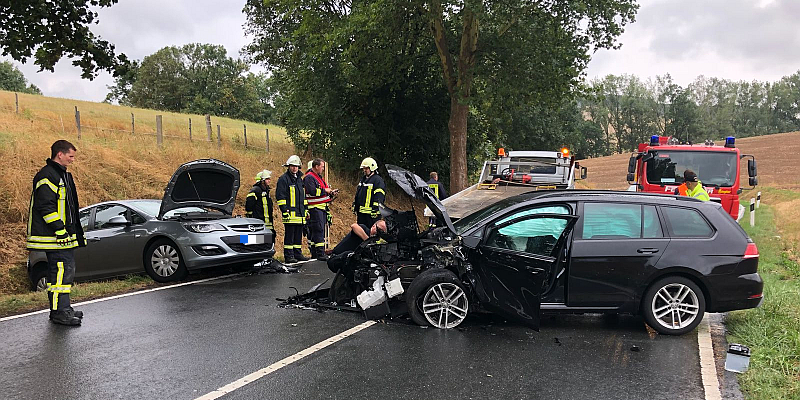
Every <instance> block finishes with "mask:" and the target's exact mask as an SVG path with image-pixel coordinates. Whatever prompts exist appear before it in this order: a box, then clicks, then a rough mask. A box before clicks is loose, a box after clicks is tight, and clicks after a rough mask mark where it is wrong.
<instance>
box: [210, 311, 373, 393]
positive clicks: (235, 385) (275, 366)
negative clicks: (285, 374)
mask: <svg viewBox="0 0 800 400" xmlns="http://www.w3.org/2000/svg"><path fill="white" fill-rule="evenodd" d="M375 324H376V322H375V321H365V322H363V323H361V324H358V325H356V326H354V327H352V328H350V329H348V330H346V331H344V332H342V333H340V334H338V335H335V336H332V337H329V338H327V339H325V340H323V341H321V342H319V343H317V344H315V345H313V346H311V347H308V348H306V349H304V350H300V351H299V352H297V353H295V354H292V355H291V356H289V357H286V358H284V359H282V360H280V361H278V362H275V363H272V364H270V365H268V366H266V367H264V368H261V369H260V370H258V371H255V372H253V373H250V374H248V375H245V376H243V377H241V378H239V379H237V380H235V381H233V382H231V383H229V384H227V385H225V386H222V387H220V388H219V389H217V390H214V391H211V392H208V393H206V394H204V395H202V396H200V397H197V398H196V399H194V400H215V399H218V398H220V397H222V396H224V395H226V394H228V393H231V392H233V391H234V390H237V389H240V388H242V387H243V386H245V385H247V384H249V383H253V382H255V381H257V380H259V379H261V378H263V377H265V376H267V375H269V374H271V373H273V372H275V371H277V370H279V369H281V368H283V367H285V366H287V365H289V364H292V363H294V362H296V361H299V360H301V359H303V358H305V357H306V356H309V355H311V354H314V353H316V352H317V351H320V350H322V349H324V348H326V347H328V346H330V345H332V344H334V343H336V342H338V341H340V340H342V339H345V338H347V337H349V336H352V335H355V334H356V333H358V332H360V331H362V330H364V329H367V328H369V327H370V326H372V325H375Z"/></svg>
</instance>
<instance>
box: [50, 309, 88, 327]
mask: <svg viewBox="0 0 800 400" xmlns="http://www.w3.org/2000/svg"><path fill="white" fill-rule="evenodd" d="M50 321H51V322H52V323H54V324H59V325H67V326H78V325H80V324H81V319H80V318H78V317H76V316H74V315H73V314H71V313H69V312H67V311H50Z"/></svg>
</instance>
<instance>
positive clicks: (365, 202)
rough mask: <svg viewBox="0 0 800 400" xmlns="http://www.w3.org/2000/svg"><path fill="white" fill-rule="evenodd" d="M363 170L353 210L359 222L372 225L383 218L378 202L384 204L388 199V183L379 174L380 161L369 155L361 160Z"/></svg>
mask: <svg viewBox="0 0 800 400" xmlns="http://www.w3.org/2000/svg"><path fill="white" fill-rule="evenodd" d="M361 170H362V171H364V176H363V177H361V181H359V182H358V187H357V188H356V198H355V200H354V201H353V212H354V213H356V220H357V223H358V224H361V225H366V226H372V225H374V224H375V222H376V221H378V220H379V219H381V214H380V210H379V209H378V204H383V202H384V201H385V200H386V185H385V184H384V183H383V178H381V177H380V175H378V163H377V162H375V159H374V158H372V157H367V158H365V159H364V161H361Z"/></svg>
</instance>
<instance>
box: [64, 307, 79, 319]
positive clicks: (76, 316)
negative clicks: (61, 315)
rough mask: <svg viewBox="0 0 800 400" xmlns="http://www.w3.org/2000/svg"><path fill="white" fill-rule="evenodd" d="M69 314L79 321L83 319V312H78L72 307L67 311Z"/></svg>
mask: <svg viewBox="0 0 800 400" xmlns="http://www.w3.org/2000/svg"><path fill="white" fill-rule="evenodd" d="M67 312H68V313H72V316H74V317H75V318H78V319H83V311H76V310H75V309H74V308H72V307H70V308H68V309H67Z"/></svg>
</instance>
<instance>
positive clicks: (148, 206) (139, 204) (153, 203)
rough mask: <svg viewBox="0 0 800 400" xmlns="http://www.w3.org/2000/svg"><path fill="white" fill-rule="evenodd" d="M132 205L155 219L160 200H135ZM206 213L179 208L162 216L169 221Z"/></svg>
mask: <svg viewBox="0 0 800 400" xmlns="http://www.w3.org/2000/svg"><path fill="white" fill-rule="evenodd" d="M133 204H134V206H135V207H136V208H138V209H139V210H141V211H142V212H144V213H146V214H147V215H149V216H150V217H152V218H155V217H156V216H157V215H158V211H159V210H160V209H161V200H137V201H134V202H133ZM207 212H208V210H206V209H204V208H200V207H181V208H176V209H174V210H170V211H167V213H166V214H164V219H169V218H172V217H175V216H176V215H180V214H187V213H207Z"/></svg>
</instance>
